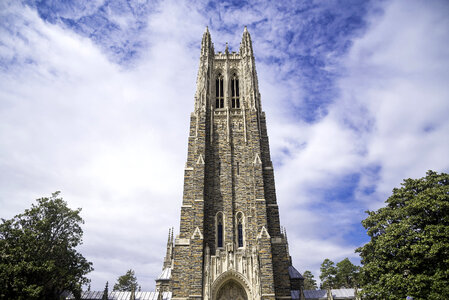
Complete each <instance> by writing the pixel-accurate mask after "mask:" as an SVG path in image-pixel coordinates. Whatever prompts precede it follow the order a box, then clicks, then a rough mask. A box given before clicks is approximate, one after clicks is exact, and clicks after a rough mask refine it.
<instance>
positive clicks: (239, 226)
mask: <svg viewBox="0 0 449 300" xmlns="http://www.w3.org/2000/svg"><path fill="white" fill-rule="evenodd" d="M236 223H237V224H236V225H237V226H236V227H237V247H239V248H241V247H243V213H242V212H238V213H237V215H236Z"/></svg>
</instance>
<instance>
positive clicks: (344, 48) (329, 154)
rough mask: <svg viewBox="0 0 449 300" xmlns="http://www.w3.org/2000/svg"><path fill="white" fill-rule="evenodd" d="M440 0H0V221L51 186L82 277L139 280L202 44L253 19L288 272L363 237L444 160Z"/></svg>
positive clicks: (348, 251)
mask: <svg viewBox="0 0 449 300" xmlns="http://www.w3.org/2000/svg"><path fill="white" fill-rule="evenodd" d="M448 15H449V2H447V1H418V0H411V1H373V2H370V1H357V0H351V1H349V0H348V1H306V0H304V1H280V2H278V1H220V2H207V1H174V0H162V1H145V0H131V1H123V0H117V1H113V0H98V1H87V0H86V1H73V2H72V1H57V0H53V1H51V0H48V1H13V0H12V1H9V0H4V1H1V2H0V217H2V218H11V217H13V216H14V215H16V214H18V213H20V212H22V211H23V210H24V209H26V208H28V207H29V206H30V205H31V203H33V202H34V200H35V199H36V198H39V197H43V196H49V195H51V193H52V192H54V191H56V190H60V191H61V192H62V196H63V197H64V199H65V200H66V201H67V202H68V203H69V206H70V207H72V208H77V207H82V209H83V210H82V216H83V218H84V219H85V222H86V223H85V225H84V227H83V228H84V244H83V245H82V246H81V247H80V251H81V252H82V253H83V254H84V255H85V257H87V259H89V260H90V261H92V262H93V264H94V268H95V271H93V272H92V273H90V274H89V277H90V278H91V279H92V288H93V289H98V290H102V289H103V287H104V284H105V282H106V281H109V282H110V283H113V282H115V281H116V279H117V277H118V276H119V275H122V274H124V273H125V272H126V270H127V269H130V268H132V269H134V270H135V271H136V275H137V278H138V281H139V283H140V284H141V285H142V288H143V290H154V286H155V284H154V278H155V277H156V276H157V275H158V274H159V273H160V271H161V267H162V261H163V256H164V253H165V244H166V239H167V234H168V228H169V227H172V226H173V227H175V232H177V231H178V229H179V216H180V206H181V200H182V185H183V168H184V163H185V160H186V154H187V136H188V122H189V115H190V112H191V111H192V110H193V96H194V93H195V82H196V75H197V70H198V63H199V54H200V48H199V47H200V42H201V37H202V33H203V32H204V29H205V27H206V25H208V26H209V29H210V32H211V35H212V40H213V42H214V44H215V50H216V51H222V50H224V45H225V43H226V42H229V46H230V48H231V50H234V51H238V47H239V43H240V40H241V35H242V32H243V28H244V26H245V25H247V26H248V30H249V31H250V33H251V36H252V39H253V46H254V51H255V57H256V68H257V71H258V76H259V85H260V90H261V95H262V105H263V108H264V110H265V112H266V114H267V122H268V134H269V137H270V145H271V150H272V159H273V162H274V164H275V179H276V185H277V195H278V203H279V207H280V217H281V223H282V224H283V225H284V226H285V227H286V228H287V232H288V236H289V242H290V251H291V255H292V258H293V263H294V265H295V266H296V268H297V269H298V270H299V271H301V272H303V271H304V270H307V269H308V270H311V271H312V272H313V273H314V274H315V277H318V276H319V265H320V264H321V262H322V261H323V260H324V259H325V258H330V259H331V260H334V261H335V262H337V261H340V260H341V259H343V258H345V257H349V258H350V259H351V260H352V261H353V262H354V263H358V262H359V259H358V256H357V255H356V254H355V253H354V249H355V248H356V247H358V246H360V245H362V244H363V243H365V242H366V241H367V236H366V234H365V231H364V229H363V227H362V226H361V224H360V221H361V220H363V219H364V218H365V216H366V214H365V213H364V211H365V210H368V209H370V210H373V209H377V208H379V207H381V206H382V205H383V202H384V201H385V200H386V198H387V197H388V196H389V194H390V193H391V190H392V189H393V187H396V186H399V185H400V183H401V181H402V179H404V178H409V177H411V178H418V177H423V176H424V175H425V172H426V170H429V169H432V170H435V171H438V172H448V171H449V155H448V153H449V117H448V116H449V18H448V17H447V16H448Z"/></svg>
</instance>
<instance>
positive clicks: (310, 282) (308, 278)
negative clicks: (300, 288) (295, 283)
mask: <svg viewBox="0 0 449 300" xmlns="http://www.w3.org/2000/svg"><path fill="white" fill-rule="evenodd" d="M302 276H303V277H304V289H305V290H316V289H317V285H316V280H315V279H314V276H313V274H312V272H310V271H304V273H303V274H302Z"/></svg>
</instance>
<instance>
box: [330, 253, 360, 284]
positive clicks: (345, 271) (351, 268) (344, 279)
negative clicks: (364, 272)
mask: <svg viewBox="0 0 449 300" xmlns="http://www.w3.org/2000/svg"><path fill="white" fill-rule="evenodd" d="M359 270H360V267H359V266H356V265H354V264H353V263H351V261H350V260H349V259H348V258H345V259H343V260H342V261H340V262H338V263H337V274H336V275H335V284H336V286H335V288H339V289H341V288H354V287H358V281H359V280H358V277H359Z"/></svg>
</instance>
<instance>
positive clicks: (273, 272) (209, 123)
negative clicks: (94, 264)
mask: <svg viewBox="0 0 449 300" xmlns="http://www.w3.org/2000/svg"><path fill="white" fill-rule="evenodd" d="M156 282H157V289H158V290H161V291H171V292H172V299H205V300H208V299H214V300H215V299H218V300H221V299H241V300H246V299H291V297H292V291H295V293H296V294H298V293H299V295H302V291H301V286H302V276H301V275H300V274H299V272H298V271H296V269H295V268H293V266H292V263H291V258H290V255H289V252H288V243H287V236H286V233H285V230H284V229H283V228H282V227H281V226H280V221H279V210H278V205H277V202H276V192H275V184H274V174H273V164H272V162H271V158H270V149H269V144H268V136H267V129H266V120H265V113H264V112H263V111H262V106H261V97H260V93H259V88H258V81H257V73H256V68H255V60H254V54H253V48H252V42H251V37H250V34H249V32H248V31H247V29H246V28H245V30H244V32H243V37H242V42H241V44H240V50H239V52H238V53H235V52H232V53H230V52H229V50H228V46H227V45H226V49H225V51H224V52H218V53H215V51H214V46H213V43H212V41H211V36H210V33H209V31H208V30H207V29H206V32H205V33H204V35H203V39H202V43H201V57H200V66H199V71H198V78H197V90H196V94H195V108H194V111H193V112H192V114H191V117H190V129H189V140H188V154H187V162H186V165H185V171H184V194H183V202H182V206H181V223H180V232H179V235H177V236H176V238H174V239H173V233H172V232H171V233H170V234H169V239H168V243H167V254H166V258H165V260H164V268H163V272H162V274H161V276H160V277H159V278H158V279H157V280H156ZM300 298H301V297H300Z"/></svg>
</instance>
